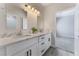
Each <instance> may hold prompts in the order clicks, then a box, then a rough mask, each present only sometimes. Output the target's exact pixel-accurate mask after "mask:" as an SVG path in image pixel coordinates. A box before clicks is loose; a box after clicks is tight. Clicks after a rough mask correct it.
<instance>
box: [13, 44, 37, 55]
mask: <svg viewBox="0 0 79 59" xmlns="http://www.w3.org/2000/svg"><path fill="white" fill-rule="evenodd" d="M37 50H38V49H37V44H34V45H32V46H30V47H29V48H26V49H23V50H21V51H19V52H18V53H16V54H14V55H13V56H37V55H38V52H37Z"/></svg>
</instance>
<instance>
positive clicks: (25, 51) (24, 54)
mask: <svg viewBox="0 0 79 59" xmlns="http://www.w3.org/2000/svg"><path fill="white" fill-rule="evenodd" d="M27 55H28V50H27V49H24V50H22V51H19V52H18V53H16V54H14V55H13V56H27Z"/></svg>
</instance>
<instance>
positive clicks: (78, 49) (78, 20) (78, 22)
mask: <svg viewBox="0 0 79 59" xmlns="http://www.w3.org/2000/svg"><path fill="white" fill-rule="evenodd" d="M74 22H75V23H74V25H75V30H74V37H75V55H76V56H79V11H78V10H77V12H76V14H75V21H74Z"/></svg>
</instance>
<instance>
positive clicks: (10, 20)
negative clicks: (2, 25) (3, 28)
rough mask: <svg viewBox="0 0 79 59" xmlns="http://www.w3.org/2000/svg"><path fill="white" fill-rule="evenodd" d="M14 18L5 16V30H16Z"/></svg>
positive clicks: (13, 16)
mask: <svg viewBox="0 0 79 59" xmlns="http://www.w3.org/2000/svg"><path fill="white" fill-rule="evenodd" d="M16 20H17V19H16V16H15V15H7V20H6V22H7V29H14V30H16V23H17V21H16Z"/></svg>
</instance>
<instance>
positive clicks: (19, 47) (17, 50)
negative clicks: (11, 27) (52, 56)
mask: <svg viewBox="0 0 79 59" xmlns="http://www.w3.org/2000/svg"><path fill="white" fill-rule="evenodd" d="M37 43H38V37H35V38H31V39H26V40H24V41H20V42H16V43H14V44H10V45H8V46H6V55H9V56H10V55H11V56H12V55H17V56H18V55H27V54H26V52H27V51H30V54H31V56H32V55H37V54H35V52H33V51H34V50H35V51H36V50H38V49H37ZM33 49H34V50H33ZM36 52H37V51H36ZM21 53H22V54H21ZM27 53H29V52H27ZM27 56H30V55H29V54H28V55H27Z"/></svg>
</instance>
